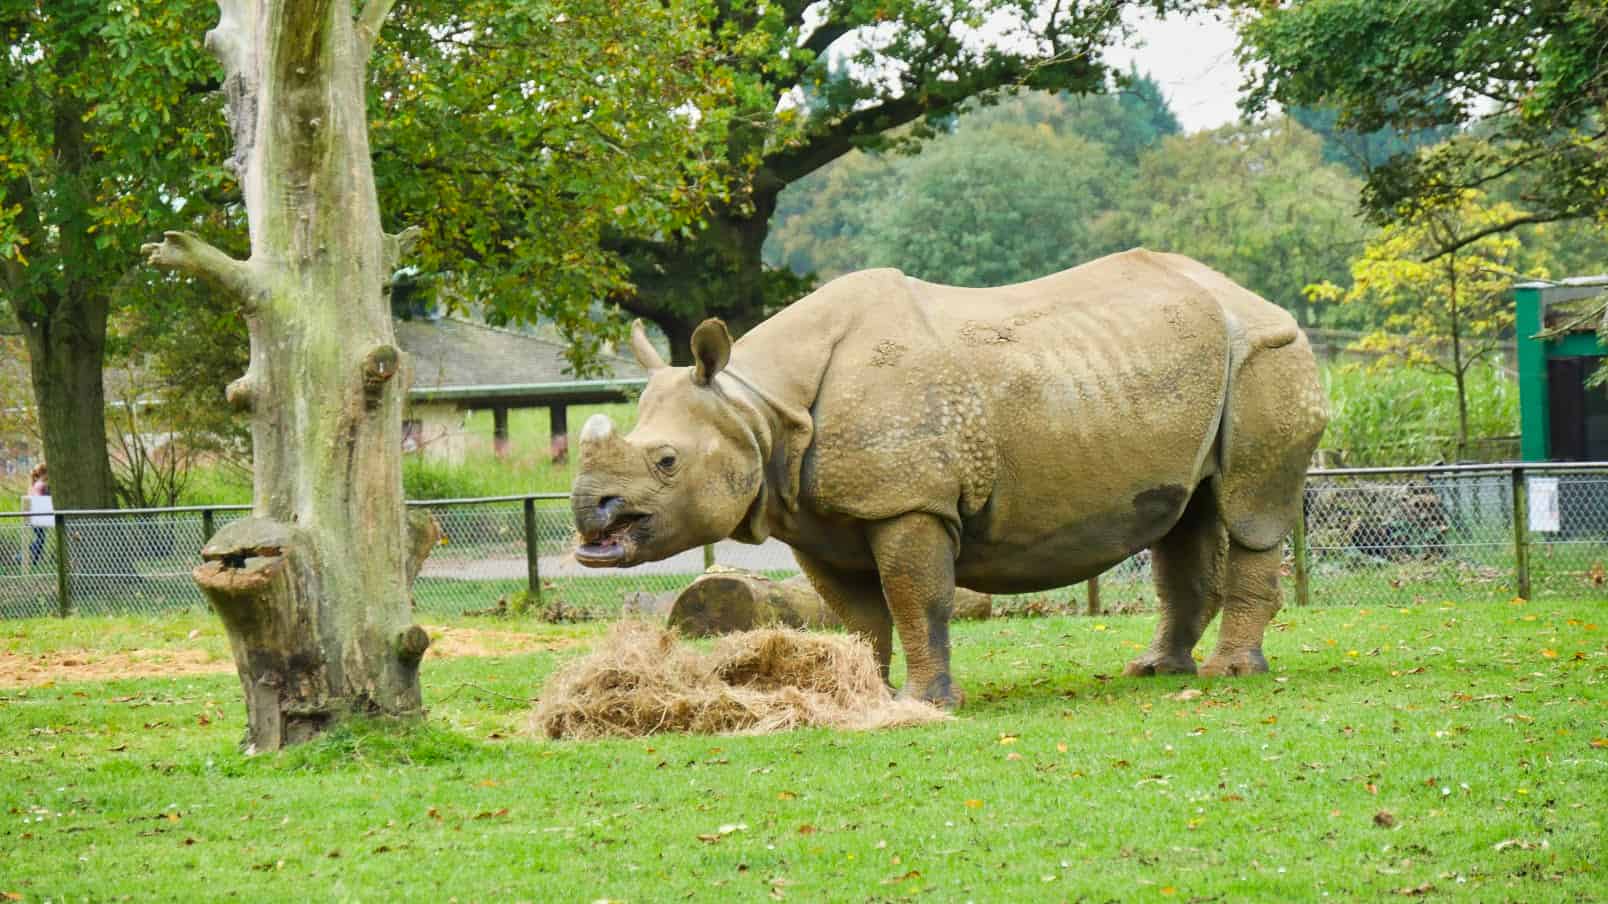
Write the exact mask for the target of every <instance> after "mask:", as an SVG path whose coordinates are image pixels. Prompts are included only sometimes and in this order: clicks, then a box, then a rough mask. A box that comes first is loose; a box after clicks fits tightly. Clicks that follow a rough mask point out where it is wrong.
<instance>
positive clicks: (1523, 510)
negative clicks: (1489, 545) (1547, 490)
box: [1511, 468, 1530, 599]
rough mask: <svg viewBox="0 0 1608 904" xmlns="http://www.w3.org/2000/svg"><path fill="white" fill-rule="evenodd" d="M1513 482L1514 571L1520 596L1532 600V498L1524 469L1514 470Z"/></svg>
mask: <svg viewBox="0 0 1608 904" xmlns="http://www.w3.org/2000/svg"><path fill="white" fill-rule="evenodd" d="M1511 479H1512V482H1513V571H1514V575H1513V576H1514V579H1515V583H1517V585H1518V594H1519V596H1520V597H1522V598H1524V599H1529V598H1530V496H1529V488H1528V487H1527V486H1525V482H1524V469H1523V468H1514V469H1513V473H1512V478H1511Z"/></svg>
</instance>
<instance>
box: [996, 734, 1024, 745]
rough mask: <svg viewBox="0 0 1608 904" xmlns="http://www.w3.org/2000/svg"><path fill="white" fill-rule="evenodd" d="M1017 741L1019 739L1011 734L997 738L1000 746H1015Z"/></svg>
mask: <svg viewBox="0 0 1608 904" xmlns="http://www.w3.org/2000/svg"><path fill="white" fill-rule="evenodd" d="M1018 740H1020V739H1019V738H1017V736H1016V735H1013V734H1002V735H1000V736H999V742H1000V743H1001V744H1015V743H1016V742H1017V741H1018Z"/></svg>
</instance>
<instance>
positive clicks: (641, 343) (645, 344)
mask: <svg viewBox="0 0 1608 904" xmlns="http://www.w3.org/2000/svg"><path fill="white" fill-rule="evenodd" d="M631 352H632V353H633V354H635V355H636V359H637V363H638V364H640V365H642V368H643V369H644V370H646V371H648V372H650V373H651V372H653V371H656V370H658V369H660V368H662V367H664V359H663V358H661V357H659V350H658V349H656V348H654V347H653V343H651V342H649V341H648V331H647V328H645V327H644V326H643V325H642V320H641V318H638V319H636V320H633V321H631ZM587 423H591V421H588V422H587Z"/></svg>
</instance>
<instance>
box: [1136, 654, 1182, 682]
mask: <svg viewBox="0 0 1608 904" xmlns="http://www.w3.org/2000/svg"><path fill="white" fill-rule="evenodd" d="M1122 674H1124V675H1127V676H1129V677H1130V678H1135V677H1143V676H1146V675H1193V674H1195V660H1193V659H1191V658H1190V657H1189V654H1188V653H1146V654H1144V655H1143V656H1140V657H1139V658H1138V659H1135V660H1133V661H1132V662H1130V663H1128V664H1127V665H1126V666H1123V668H1122Z"/></svg>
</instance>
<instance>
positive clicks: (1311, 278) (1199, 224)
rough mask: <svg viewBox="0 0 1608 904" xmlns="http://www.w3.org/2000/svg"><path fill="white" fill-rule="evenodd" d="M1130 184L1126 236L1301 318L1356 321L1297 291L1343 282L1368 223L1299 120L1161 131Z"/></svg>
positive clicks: (1339, 171) (1352, 187)
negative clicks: (1213, 272) (1182, 257)
mask: <svg viewBox="0 0 1608 904" xmlns="http://www.w3.org/2000/svg"><path fill="white" fill-rule="evenodd" d="M1135 185H1136V188H1135V190H1134V191H1132V192H1130V193H1128V194H1127V195H1126V196H1125V197H1124V199H1123V217H1124V220H1125V223H1124V229H1123V231H1124V233H1125V234H1126V235H1128V236H1130V237H1131V241H1132V243H1133V244H1140V245H1145V246H1147V247H1151V248H1160V249H1164V250H1167V251H1176V252H1178V253H1180V254H1187V255H1189V256H1190V257H1194V258H1196V259H1198V260H1200V261H1203V262H1204V263H1206V264H1208V265H1210V266H1212V267H1215V268H1217V269H1218V270H1221V271H1223V273H1225V274H1227V275H1228V276H1229V277H1230V278H1232V279H1234V280H1236V281H1237V282H1239V283H1241V284H1242V285H1244V286H1246V287H1247V288H1249V289H1251V290H1252V291H1254V292H1256V293H1257V294H1259V295H1261V296H1263V297H1264V298H1267V299H1268V300H1269V301H1272V302H1274V303H1275V304H1278V305H1280V306H1282V307H1285V308H1289V309H1290V310H1291V311H1293V312H1295V313H1296V315H1297V317H1298V318H1299V319H1300V321H1301V322H1302V323H1303V324H1307V325H1320V324H1321V325H1326V326H1343V325H1356V324H1351V323H1347V322H1345V321H1346V320H1347V319H1348V318H1346V317H1345V315H1344V312H1341V311H1333V310H1327V309H1325V308H1324V307H1323V306H1322V305H1314V304H1310V303H1309V302H1308V301H1307V300H1306V299H1305V298H1304V296H1303V295H1302V289H1304V288H1305V287H1306V286H1307V285H1308V284H1309V283H1313V282H1318V281H1321V280H1325V279H1329V280H1338V281H1341V282H1344V281H1346V270H1347V266H1348V262H1349V261H1350V259H1351V258H1352V256H1354V255H1356V254H1358V253H1359V252H1360V251H1361V250H1362V247H1363V242H1364V240H1365V239H1366V237H1367V235H1368V232H1369V229H1368V227H1367V224H1365V223H1363V222H1362V221H1361V220H1359V219H1358V217H1357V216H1356V204H1357V193H1358V190H1359V188H1360V183H1359V182H1358V180H1357V179H1356V178H1355V177H1354V176H1352V175H1351V174H1350V173H1349V172H1348V171H1347V170H1345V169H1344V168H1342V167H1340V166H1337V165H1335V164H1330V163H1325V162H1324V161H1323V157H1322V144H1321V142H1320V141H1319V139H1318V137H1317V136H1316V135H1314V134H1312V133H1311V132H1309V131H1307V130H1306V129H1304V128H1302V127H1301V125H1300V124H1299V123H1297V122H1295V121H1294V120H1292V119H1289V118H1286V117H1279V118H1277V119H1273V120H1268V121H1263V122H1258V123H1250V124H1235V125H1226V126H1223V127H1221V128H1218V129H1213V130H1210V131H1202V132H1196V133H1195V134H1193V135H1187V136H1177V137H1173V138H1168V139H1167V140H1165V141H1163V142H1162V143H1161V144H1159V145H1158V146H1157V147H1156V148H1155V149H1154V150H1153V151H1151V152H1150V153H1148V154H1146V155H1145V156H1144V157H1143V158H1142V159H1141V160H1140V162H1139V171H1138V177H1137V179H1136V182H1135Z"/></svg>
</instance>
